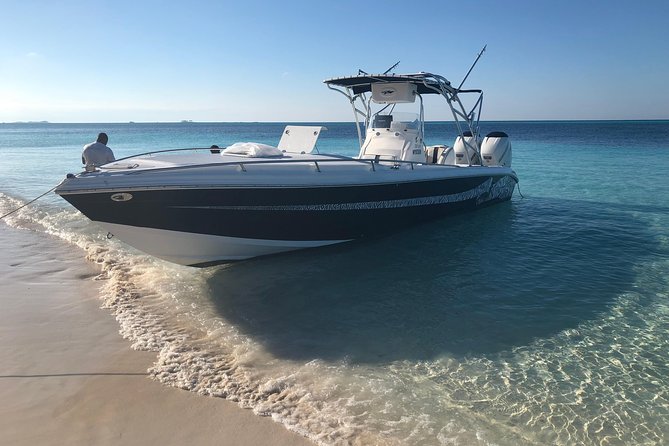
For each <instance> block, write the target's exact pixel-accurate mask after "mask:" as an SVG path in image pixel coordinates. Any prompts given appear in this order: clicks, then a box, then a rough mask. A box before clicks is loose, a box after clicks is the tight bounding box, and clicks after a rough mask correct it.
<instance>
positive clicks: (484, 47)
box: [457, 44, 488, 90]
mask: <svg viewBox="0 0 669 446" xmlns="http://www.w3.org/2000/svg"><path fill="white" fill-rule="evenodd" d="M487 47H488V45H487V44H486V45H484V46H483V49H482V50H481V51H480V52H479V55H478V56H476V60H475V61H474V63H473V64H472V66H471V67H470V68H469V71H467V74H465V78H464V79H462V82H460V85H458V88H457V89H458V90H459V89H460V88H462V85H463V84H464V83H465V81H466V80H467V78H468V77H469V73H471V72H472V70H473V69H474V67H475V66H476V62H478V61H479V59H480V58H481V56H482V55H483V52H484V51H485V49H486V48H487Z"/></svg>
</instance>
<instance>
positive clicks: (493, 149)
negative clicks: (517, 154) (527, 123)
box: [481, 132, 511, 167]
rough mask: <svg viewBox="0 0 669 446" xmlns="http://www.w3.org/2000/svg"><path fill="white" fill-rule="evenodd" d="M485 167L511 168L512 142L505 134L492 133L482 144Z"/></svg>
mask: <svg viewBox="0 0 669 446" xmlns="http://www.w3.org/2000/svg"><path fill="white" fill-rule="evenodd" d="M481 157H482V158H483V165H484V166H506V167H511V140H510V139H509V135H507V134H506V133H504V132H491V133H488V134H487V135H486V137H485V138H483V142H482V143H481Z"/></svg>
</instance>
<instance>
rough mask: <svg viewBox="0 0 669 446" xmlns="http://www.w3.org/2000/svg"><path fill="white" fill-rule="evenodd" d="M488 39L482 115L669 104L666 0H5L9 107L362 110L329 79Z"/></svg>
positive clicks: (100, 111)
mask: <svg viewBox="0 0 669 446" xmlns="http://www.w3.org/2000/svg"><path fill="white" fill-rule="evenodd" d="M484 45H487V50H486V52H485V53H484V55H483V57H482V58H481V60H480V61H479V62H478V64H477V66H476V68H475V69H474V71H473V72H472V74H471V75H470V77H469V78H468V80H467V82H466V84H465V86H464V87H466V88H482V89H483V90H484V92H485V97H484V109H483V115H482V119H484V120H543V119H669V84H668V82H667V80H668V79H669V2H668V1H666V0H638V1H636V2H631V1H624V2H623V1H617V0H611V1H590V0H580V1H573V0H561V1H543V0H533V1H524V0H522V1H512V0H507V1H499V0H493V1H475V0H468V1H464V2H455V1H449V0H438V1H433V0H421V1H413V2H410V1H406V0H404V1H394V0H388V1H363V0H357V1H351V0H339V1H334V2H321V1H318V0H312V1H289V0H285V1H276V0H275V1H256V0H235V1H228V0H189V1H181V2H174V3H173V2H167V1H164V0H163V1H153V0H132V1H126V0H113V1H96V0H89V1H84V0H60V1H52V0H49V1H34V0H19V1H14V0H0V122H15V121H43V120H44V121H50V122H128V121H135V122H163V121H181V120H193V121H214V122H245V121H250V122H254V121H260V122H266V121H278V122H296V121H303V122H330V121H351V120H352V112H351V107H350V106H349V104H348V103H347V101H346V99H345V98H344V97H343V96H342V95H339V94H337V93H335V92H332V91H330V90H328V88H327V87H326V86H325V85H324V84H323V83H322V81H323V80H325V79H328V78H331V77H338V76H345V75H352V74H355V73H357V71H358V69H362V70H364V71H367V72H369V73H373V72H376V73H379V72H384V71H385V70H386V69H388V68H389V67H390V66H392V65H393V64H394V63H395V62H397V61H400V64H399V66H398V67H397V68H396V69H395V70H394V71H395V72H396V73H402V72H408V73H413V72H418V71H427V72H432V73H437V74H441V75H443V76H445V77H446V78H447V79H449V80H451V82H452V83H453V84H455V85H458V84H459V83H460V81H461V80H462V78H463V77H464V75H465V74H466V72H467V70H468V69H469V67H470V65H471V64H472V62H473V61H474V59H475V58H476V55H477V53H478V52H479V51H480V50H481V48H483V46H484ZM434 99H436V98H431V99H430V101H427V103H426V119H428V120H442V119H448V118H449V116H448V110H447V108H446V106H445V105H444V104H442V103H441V102H437V101H435V100H434Z"/></svg>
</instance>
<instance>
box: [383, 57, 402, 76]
mask: <svg viewBox="0 0 669 446" xmlns="http://www.w3.org/2000/svg"><path fill="white" fill-rule="evenodd" d="M399 64H400V61H399V60H398V61H397V63H396V64H395V65H393V66H392V67H390V68H388V69H387V70H386V71H384V72H383V74H388V73H390V71H392V69H393V68H395V67H396V66H398V65H399Z"/></svg>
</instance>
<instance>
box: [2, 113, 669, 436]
mask: <svg viewBox="0 0 669 446" xmlns="http://www.w3.org/2000/svg"><path fill="white" fill-rule="evenodd" d="M283 125H284V124H274V123H253V124H246V123H243V124H201V123H178V124H99V125H96V124H81V125H78V124H0V160H1V161H0V212H3V213H4V212H6V211H8V210H10V209H12V208H14V207H16V206H18V205H20V204H22V203H24V202H26V201H27V200H28V199H30V198H32V197H35V196H37V195H38V194H40V193H42V192H44V191H46V190H48V189H49V188H50V187H52V186H54V185H55V184H56V183H57V182H58V181H60V179H61V178H63V176H64V174H65V173H67V172H77V171H79V170H80V152H81V147H82V146H83V144H85V143H87V142H90V141H91V140H92V139H94V136H95V135H96V134H97V133H98V132H99V131H106V132H107V133H108V134H109V136H110V144H109V145H110V146H111V147H112V148H113V149H114V151H115V153H116V155H117V157H120V156H124V155H130V154H133V153H138V152H145V151H149V150H158V149H168V148H179V147H196V146H202V147H209V146H210V145H211V144H218V145H219V146H225V145H228V144H231V143H233V142H237V141H257V142H264V143H269V144H276V143H277V142H278V139H279V135H280V133H281V130H282V129H283ZM326 125H327V127H328V128H329V131H328V132H326V133H324V134H323V136H322V137H321V138H322V139H321V140H320V141H319V149H320V150H321V152H336V153H344V154H349V155H350V154H354V153H355V152H356V150H355V147H356V141H357V137H356V134H355V131H354V127H353V126H352V124H343V123H330V124H326ZM484 129H485V131H486V132H487V131H491V130H504V131H506V132H507V133H508V134H509V135H510V136H511V138H512V142H513V149H514V161H513V164H514V168H515V170H516V172H517V173H518V175H519V177H520V180H521V183H520V185H521V190H522V193H523V195H524V198H521V197H520V196H519V195H516V196H514V198H513V200H512V201H511V202H509V203H505V204H502V205H498V206H494V207H491V208H488V209H484V210H481V211H478V212H476V213H473V214H466V215H461V216H457V217H454V218H450V219H445V220H442V221H437V222H432V223H430V224H427V225H423V226H419V227H415V228H413V229H410V230H408V231H405V232H402V233H398V234H395V235H393V236H390V237H386V238H380V239H374V240H367V241H363V242H358V243H353V244H348V245H340V246H334V247H329V248H325V249H318V250H311V251H302V252H297V253H292V254H288V255H283V256H277V257H272V258H266V259H256V260H251V261H247V262H242V263H237V264H234V265H224V266H219V267H214V268H208V269H204V270H198V269H192V268H187V267H180V266H177V265H172V264H168V263H165V262H162V261H159V260H156V259H153V258H151V257H148V256H146V255H144V254H142V253H139V252H137V251H135V250H133V249H132V248H129V247H127V246H125V245H124V244H123V243H121V242H119V241H118V240H116V239H111V240H107V239H106V237H105V235H106V232H104V231H103V230H102V229H100V228H99V227H97V226H96V225H95V224H93V223H90V222H89V221H88V220H87V219H86V218H85V217H83V216H82V215H81V214H79V213H78V212H77V211H75V210H73V209H72V208H70V207H69V206H68V205H67V203H65V202H64V201H63V200H61V199H60V198H58V197H56V196H53V194H51V195H49V196H47V197H45V198H44V199H41V200H40V201H38V202H37V203H35V204H34V205H31V206H29V207H27V208H25V209H24V210H22V211H20V212H18V213H16V214H14V215H12V216H11V217H9V218H8V219H6V221H7V223H8V224H10V225H12V226H17V227H25V228H30V229H32V230H36V231H43V232H47V233H50V234H54V235H56V236H58V237H61V238H63V239H64V240H67V241H68V242H70V243H72V244H74V245H76V246H78V247H80V248H81V252H82V257H84V256H85V257H86V258H88V259H89V260H90V261H92V262H96V263H98V264H99V265H100V266H101V268H102V269H103V274H104V277H106V279H107V280H105V282H104V286H103V295H102V296H101V297H102V299H104V302H105V304H106V305H107V306H109V307H110V308H111V309H112V310H113V311H114V313H115V314H116V317H117V319H118V321H119V324H120V326H121V331H122V333H123V334H124V335H125V336H126V337H128V338H129V339H130V340H132V342H133V344H134V346H135V347H136V348H142V349H153V350H155V351H156V352H157V360H156V363H155V365H154V366H153V368H152V369H151V374H152V376H153V377H154V378H155V379H158V380H160V381H162V382H164V383H166V384H169V385H174V386H178V387H181V388H185V389H189V390H192V391H195V392H199V393H202V394H206V395H213V396H219V397H225V398H228V399H232V400H235V401H238V402H239V403H240V404H241V405H242V406H244V407H249V408H252V409H253V410H254V411H255V412H256V413H258V414H260V415H265V416H271V417H272V418H274V419H275V420H276V421H278V422H281V423H283V424H284V425H286V426H287V427H288V428H290V429H292V430H295V431H297V432H300V433H302V434H303V435H305V436H307V437H309V438H311V439H313V440H314V441H316V442H317V443H321V444H412V445H435V444H463V445H470V444H483V445H485V444H496V445H516V444H559V445H570V444H607V445H616V444H621V445H623V444H664V443H667V442H669V361H668V359H667V358H668V357H667V352H668V351H669V283H668V282H669V279H668V278H669V180H667V172H669V121H655V122H649V121H642V122H629V121H627V122H506V123H501V122H500V123H491V122H490V123H484ZM427 132H431V134H432V135H434V136H433V137H432V138H430V140H429V141H428V142H429V143H435V144H436V143H452V141H453V139H454V131H453V128H452V127H451V126H450V125H448V124H442V123H431V124H429V125H428V126H427Z"/></svg>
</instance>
